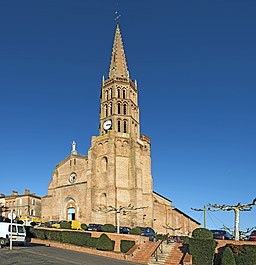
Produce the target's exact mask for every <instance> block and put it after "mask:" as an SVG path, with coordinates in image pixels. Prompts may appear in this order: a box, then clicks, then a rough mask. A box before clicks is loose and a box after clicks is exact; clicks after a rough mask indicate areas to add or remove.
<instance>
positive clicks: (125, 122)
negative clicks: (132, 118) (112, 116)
mask: <svg viewBox="0 0 256 265" xmlns="http://www.w3.org/2000/svg"><path fill="white" fill-rule="evenodd" d="M124 133H127V121H126V120H124Z"/></svg>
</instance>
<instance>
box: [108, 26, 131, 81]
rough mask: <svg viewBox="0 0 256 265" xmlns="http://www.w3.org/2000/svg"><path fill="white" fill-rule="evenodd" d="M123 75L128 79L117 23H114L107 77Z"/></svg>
mask: <svg viewBox="0 0 256 265" xmlns="http://www.w3.org/2000/svg"><path fill="white" fill-rule="evenodd" d="M115 77H123V78H128V79H129V72H128V69H127V64H126V58H125V53H124V46H123V41H122V36H121V32H120V28H119V25H118V24H117V25H116V32H115V38H114V44H113V49H112V56H111V63H110V68H109V78H115Z"/></svg>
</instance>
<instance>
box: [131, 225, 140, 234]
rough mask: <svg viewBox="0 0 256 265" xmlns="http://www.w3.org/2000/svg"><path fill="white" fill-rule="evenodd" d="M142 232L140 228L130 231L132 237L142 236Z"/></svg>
mask: <svg viewBox="0 0 256 265" xmlns="http://www.w3.org/2000/svg"><path fill="white" fill-rule="evenodd" d="M141 233H142V230H141V229H140V228H139V227H134V228H132V229H131V230H130V234H131V235H141Z"/></svg>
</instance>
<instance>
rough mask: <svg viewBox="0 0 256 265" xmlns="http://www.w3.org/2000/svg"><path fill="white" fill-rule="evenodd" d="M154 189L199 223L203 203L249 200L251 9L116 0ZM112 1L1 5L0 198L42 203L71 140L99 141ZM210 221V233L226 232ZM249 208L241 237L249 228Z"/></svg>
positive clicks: (229, 220) (250, 3)
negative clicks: (27, 196)
mask: <svg viewBox="0 0 256 265" xmlns="http://www.w3.org/2000/svg"><path fill="white" fill-rule="evenodd" d="M119 9H120V13H121V18H120V27H121V32H122V36H123V41H124V46H125V53H126V57H127V61H128V68H129V71H130V75H131V78H132V79H136V80H137V81H138V86H139V105H140V121H141V133H144V134H146V135H148V136H149V137H150V138H151V143H152V146H151V148H152V174H153V179H154V190H155V191H156V192H158V193H160V194H162V195H163V196H165V197H167V198H169V199H171V200H172V201H173V205H174V206H176V207H178V208H179V209H181V210H183V211H184V212H186V213H187V214H189V215H191V216H192V217H193V218H195V219H197V220H199V221H201V222H202V221H203V219H202V216H201V213H198V212H193V211H191V210H190V207H196V208H200V207H203V205H204V204H207V203H218V204H224V203H225V204H237V203H238V202H240V201H241V202H242V203H249V202H251V201H252V200H253V198H255V197H256V194H255V176H256V139H255V135H256V123H255V116H256V104H255V99H256V91H255V88H256V75H255V71H256V51H255V47H256V35H255V28H256V18H255V13H256V2H255V0H243V1H242V0H239V1H238V0H224V1H223V0H215V1H205V0H204V1H203V0H200V1H199V0H193V1H191V0H190V1H188V0H187V1H186V0H184V1H182V0H162V1H152V0H139V1H135V0H130V1H124V0H123V1H122V0H120V1H119ZM115 10H116V1H114V0H109V1H105V0H98V1H82V0H76V1H71V0H69V1H68V0H61V1H60V0H37V1H34V0H30V1H29V0H23V1H18V0H13V1H5V0H2V1H1V2H0V25H1V27H0V36H1V37H0V38H1V40H0V91H1V97H0V120H1V129H0V139H1V149H0V150H1V151H0V159H1V162H0V179H1V186H0V187H1V189H0V192H1V193H4V194H10V193H11V191H12V190H18V191H19V192H20V193H22V192H23V190H24V189H25V188H29V189H30V190H31V192H35V193H36V194H38V195H40V196H43V195H46V194H47V187H48V184H49V182H50V179H51V174H52V171H53V170H54V169H55V165H56V164H58V163H59V162H60V161H61V160H62V159H63V158H65V157H66V156H67V155H69V153H70V151H71V142H72V140H73V139H74V140H76V142H77V149H78V152H79V153H81V154H87V151H88V149H89V147H90V141H91V136H93V135H98V124H99V96H100V86H101V78H102V75H105V76H107V74H108V68H109V63H110V56H111V49H112V44H113V37H114V30H115V21H114V11H115ZM233 219H234V218H233V213H232V212H219V213H212V214H211V215H210V216H209V217H208V227H209V228H220V227H221V226H222V225H223V224H225V225H226V226H228V227H232V226H233ZM255 219H256V209H254V210H253V211H251V212H244V213H242V214H241V227H242V229H244V228H245V227H252V226H256V223H255Z"/></svg>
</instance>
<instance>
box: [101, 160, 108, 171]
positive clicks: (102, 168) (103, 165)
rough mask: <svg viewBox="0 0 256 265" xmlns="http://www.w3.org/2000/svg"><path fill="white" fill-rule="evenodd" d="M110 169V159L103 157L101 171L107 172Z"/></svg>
mask: <svg viewBox="0 0 256 265" xmlns="http://www.w3.org/2000/svg"><path fill="white" fill-rule="evenodd" d="M107 169H108V159H107V158H106V157H103V158H102V160H101V170H102V172H105V171H107Z"/></svg>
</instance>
